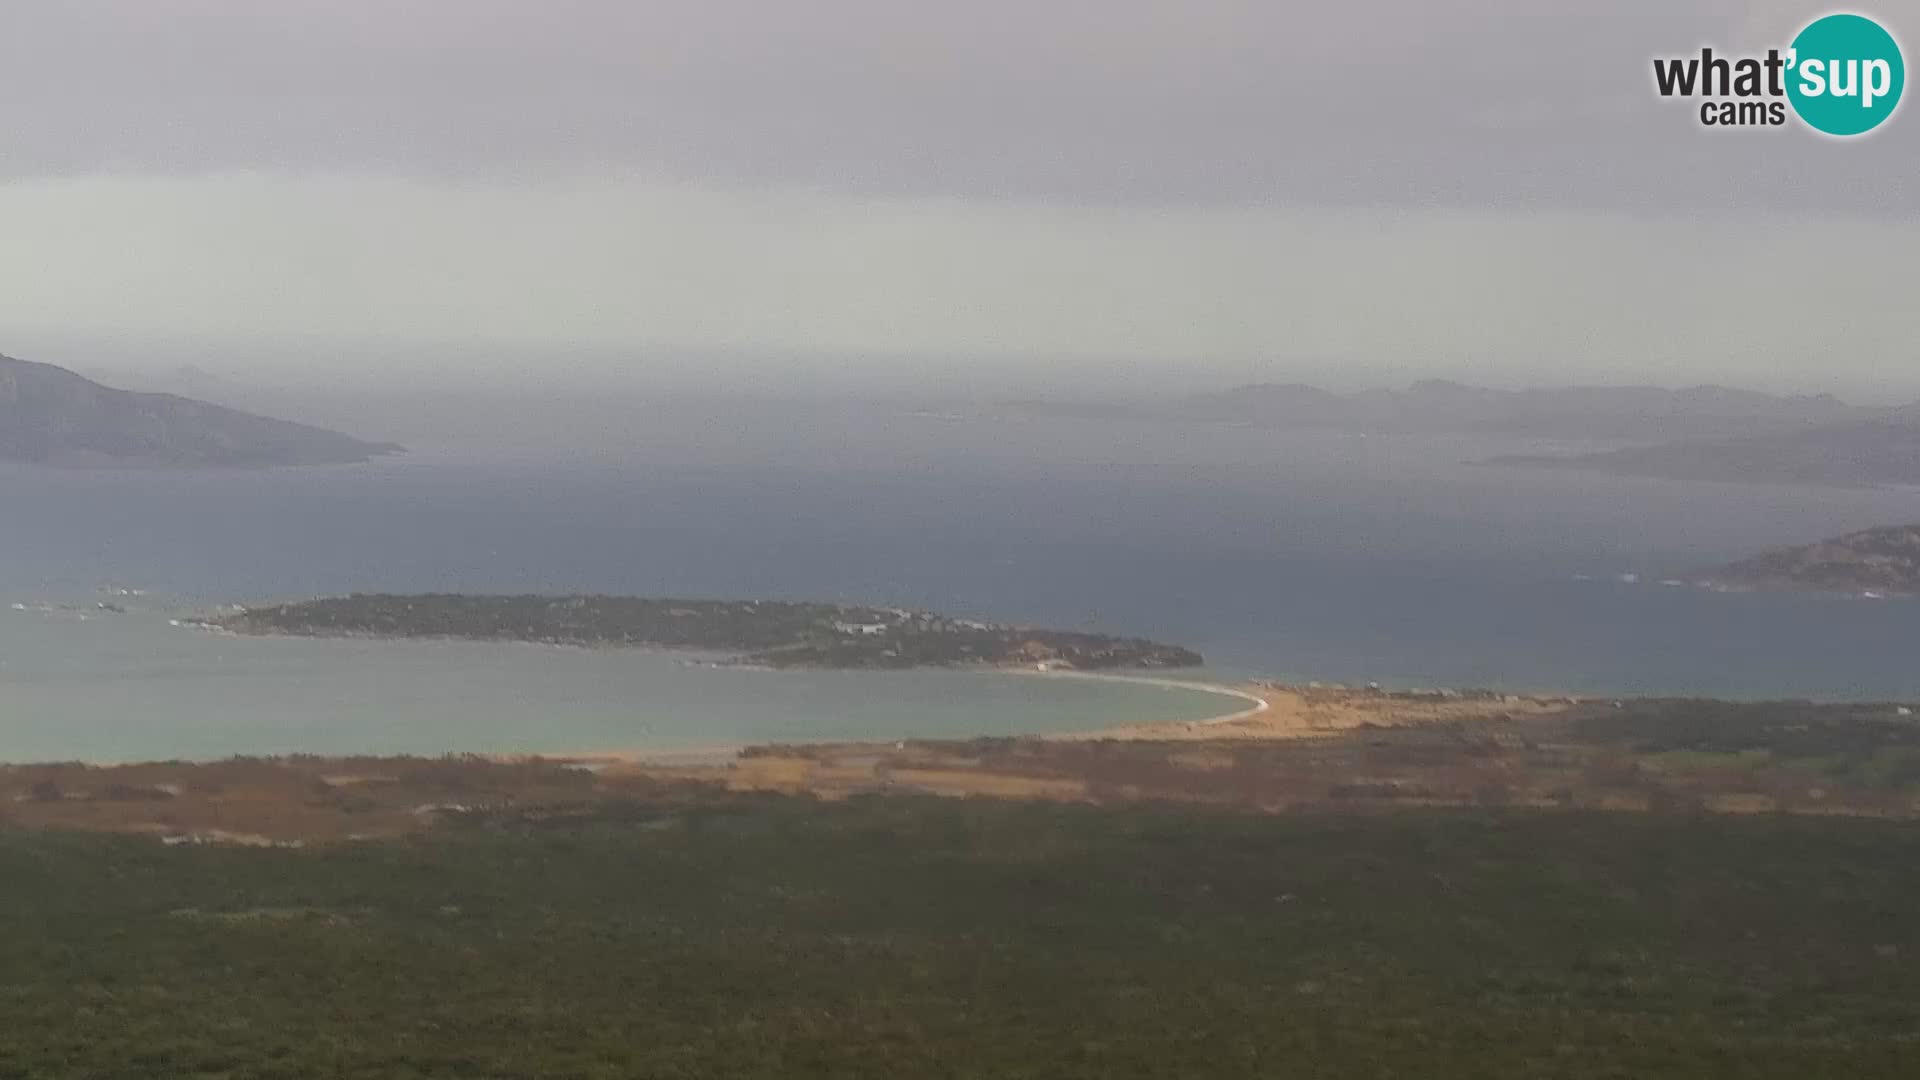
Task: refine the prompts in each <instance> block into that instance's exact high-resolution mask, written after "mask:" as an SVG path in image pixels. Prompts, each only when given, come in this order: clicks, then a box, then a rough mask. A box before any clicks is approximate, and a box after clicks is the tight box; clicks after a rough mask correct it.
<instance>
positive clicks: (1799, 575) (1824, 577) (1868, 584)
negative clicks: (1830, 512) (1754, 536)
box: [1700, 525, 1920, 596]
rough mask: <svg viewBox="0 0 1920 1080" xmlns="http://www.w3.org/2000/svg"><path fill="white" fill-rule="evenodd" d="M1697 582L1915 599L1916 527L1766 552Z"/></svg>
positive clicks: (1919, 529)
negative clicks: (1902, 596) (1898, 596)
mask: <svg viewBox="0 0 1920 1080" xmlns="http://www.w3.org/2000/svg"><path fill="white" fill-rule="evenodd" d="M1700 576H1701V579H1702V584H1706V585H1713V586H1721V587H1729V588H1742V589H1807V590H1816V591H1821V592H1846V593H1862V594H1874V595H1879V596H1890V595H1895V594H1902V595H1914V594H1920V525H1886V526H1882V527H1880V528H1877V529H1864V530H1862V531H1860V532H1855V533H1848V534H1847V535H1845V536H1836V537H1834V538H1832V539H1829V540H1821V541H1819V542H1817V543H1812V544H1802V545H1799V546H1797V547H1788V548H1778V549H1775V550H1773V551H1765V552H1761V553H1760V554H1758V555H1755V556H1753V557H1752V558H1747V559H1742V560H1740V561H1739V562H1736V563H1730V564H1728V565H1726V566H1722V567H1720V568H1718V569H1715V570H1710V571H1707V572H1706V573H1704V574H1702V575H1700Z"/></svg>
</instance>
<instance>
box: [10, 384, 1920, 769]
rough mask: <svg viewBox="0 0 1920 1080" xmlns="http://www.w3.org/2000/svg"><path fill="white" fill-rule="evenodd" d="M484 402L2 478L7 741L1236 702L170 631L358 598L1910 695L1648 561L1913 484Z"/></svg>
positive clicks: (1087, 722)
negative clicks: (288, 449) (146, 459)
mask: <svg viewBox="0 0 1920 1080" xmlns="http://www.w3.org/2000/svg"><path fill="white" fill-rule="evenodd" d="M502 409H503V411H502V412H501V413H499V414H496V415H495V416H494V417H493V418H492V419H476V418H474V416H473V415H471V412H470V411H464V410H463V411H459V412H458V416H457V417H454V418H452V419H449V418H448V416H446V415H439V416H429V417H427V418H426V419H424V420H418V421H417V422H416V425H415V426H416V427H417V428H418V430H411V429H408V424H407V423H405V422H395V421H394V419H393V418H395V417H406V416H410V415H413V414H411V413H409V412H408V411H407V410H405V409H402V408H399V407H397V406H393V405H392V404H391V403H389V407H388V408H387V410H386V411H385V412H384V413H376V412H375V411H373V410H368V411H367V412H366V414H365V415H364V416H360V415H359V414H358V413H353V412H352V411H351V410H348V409H346V408H345V407H344V406H336V412H334V413H326V414H324V415H319V416H315V417H312V418H314V419H319V420H325V421H329V422H333V423H337V424H344V425H346V426H349V428H350V430H355V431H356V432H358V433H364V434H367V435H369V436H375V437H381V438H394V437H398V438H400V439H401V441H403V442H407V443H408V445H409V448H410V452H409V453H407V454H405V455H402V456H398V457H393V458H385V459H380V460H378V461H375V462H372V463H369V464H366V465H358V466H341V467H327V468H306V469H285V470H274V471H264V472H174V471H158V470H126V471H117V470H65V469H57V470H48V469H36V468H30V467H18V466H8V467H0V760H6V761H29V760H55V759H83V760H95V761H124V760H150V759H169V758H215V757H224V756H228V755H232V754H264V753H284V752H316V753H424V754H435V753H454V752H555V753H571V752H589V751H605V750H646V749H691V748H701V747H713V746H727V745H735V744H739V743H747V742H763V741H769V740H809V739H852V738H860V739H905V738H913V737H921V736H969V735H1005V734H1016V733H1038V732H1053V731H1066V730H1085V729H1089V728H1096V727H1104V726H1110V725H1113V724H1119V723H1128V722H1134V721H1142V720H1162V719H1190V720H1197V719H1204V718H1207V717H1211V716H1216V715H1221V714H1224V713H1230V712H1235V711H1238V710H1239V709H1240V708H1241V707H1242V705H1243V703H1242V702H1239V701H1236V700H1233V699H1229V698H1223V697H1219V696H1217V695H1213V694H1209V693H1205V692H1203V691H1200V690H1194V689H1183V688H1170V687H1163V686H1150V685H1144V684H1131V683H1121V682H1101V681H1097V680H1080V679H1048V678H1044V677H1033V676H1023V675H1019V674H1005V673H998V674H996V673H983V672H963V671H913V672H899V673H871V672H764V671H749V670H740V669H725V668H715V667H713V666H711V665H707V664H702V663H699V662H698V658H688V657H676V656H671V655H665V654H659V653H647V652H637V651H634V652H629V651H607V650H585V649H566V648H552V647H543V646H535V645H515V644H480V643H456V642H370V641H314V640H295V639H240V638H234V637H230V636H225V635H219V634H214V633H209V632H206V631H201V630H195V629H192V628H190V627H185V626H179V625H174V624H175V623H176V622H178V621H180V620H182V619H183V618H185V617H187V616H188V615H190V614H191V613H193V612H195V611H201V610H205V609H207V608H209V607H211V606H213V605H216V604H223V603H259V602H265V601H271V600H277V599H290V598H300V597H307V596H314V595H322V594H335V593H345V592H353V591H381V590H384V591H406V592H423V591H469V592H575V591H588V592H607V593H630V594H644V595H675V596H688V597H741V598H789V599H824V600H846V601H858V602H868V603H883V604H896V605H906V606H914V607H926V608H932V609H937V610H940V611H943V612H947V613H950V614H954V615H960V616H971V617H977V618H983V619H993V620H1000V621H1010V622H1024V623H1032V624H1037V625H1047V626H1053V627H1061V628H1087V629H1094V630H1100V631H1106V632H1112V633H1124V634H1137V635H1142V636H1147V637H1152V638H1156V639H1160V640H1164V641H1169V642H1175V643H1179V644H1184V645H1188V646H1191V647H1193V648H1196V649H1198V650H1200V651H1201V652H1202V653H1203V654H1204V655H1205V656H1206V657H1207V666H1206V668H1205V669H1204V670H1202V671H1199V672H1196V673H1194V674H1193V675H1192V676H1191V678H1193V679H1194V680H1195V681H1200V682H1206V681H1210V680H1234V679H1243V678H1279V679H1287V680H1297V681H1312V680H1317V681H1322V682H1341V683H1348V684H1364V683H1380V684H1382V685H1385V686H1391V687H1439V686H1449V687H1487V688H1493V689H1501V690H1508V691H1516V692H1519V691H1526V692H1551V693H1571V694H1578V695H1587V696H1593V695H1599V696H1607V695H1616V696H1624V695H1643V694H1659V695H1686V696H1715V697H1728V698H1742V699H1757V698H1808V699H1818V700H1874V701H1896V700H1898V701H1912V700H1916V699H1920V663H1916V662H1915V655H1916V646H1920V602H1916V601H1909V600H1901V599H1889V600H1872V599H1862V598H1857V597H1843V596H1823V595H1801V594H1755V593H1715V592H1708V591H1702V590H1698V589H1694V588H1690V587H1687V586H1686V585H1684V584H1675V582H1684V581H1685V580H1686V578H1687V576H1688V575H1689V574H1690V573H1691V572H1692V571H1695V570H1698V569H1700V568H1703V567H1708V566H1712V565H1715V564H1718V563H1720V562H1723V561H1726V560H1729V559H1732V558H1737V557H1739V556H1741V555H1744V554H1749V553H1751V552H1754V551H1756V550H1760V549H1764V548H1767V547H1772V546H1776V545H1780V544H1788V543H1801V542H1806V541H1809V540H1813V539H1817V538H1819V537H1822V536H1828V535H1833V534H1836V533H1841V532H1846V531H1849V530H1852V529H1857V528H1864V527H1868V526H1871V525H1880V524H1890V523H1900V522H1910V521H1915V520H1920V492H1916V491H1914V490H1911V489H1863V490H1853V489H1833V488H1819V487H1792V486H1778V485H1744V484H1705V483H1682V482H1675V481H1663V480H1649V479H1636V478H1623V477H1611V476H1604V475H1593V474H1585V473H1575V472H1567V471H1542V470H1531V469H1524V468H1514V467H1504V466H1495V465H1488V464H1483V462H1484V461H1485V460H1486V459H1487V458H1489V457H1491V456H1493V455H1496V454H1500V453H1514V452H1539V451H1542V450H1548V451H1553V450H1562V451H1571V450H1577V449H1582V447H1579V446H1572V445H1546V444H1542V443H1540V442H1539V441H1525V442H1521V441H1515V440H1502V439H1488V438H1480V437H1465V436H1442V435H1423V434H1417V433H1393V432H1344V431H1301V430H1292V431H1286V430H1274V429H1269V428H1262V427H1251V426H1250V427H1232V426H1225V425H1194V424H1181V423H1171V422H1156V421H1147V420H1119V419H1112V418H1107V419H1064V418H1059V417H1038V416H1027V415H1022V414H1020V413H1018V412H996V411H995V410H993V409H990V408H966V409H961V408H950V407H942V406H939V405H937V404H935V405H923V404H916V403H914V402H910V401H902V400H889V401H869V402H860V401H820V400H812V401H798V402H796V401H787V400H781V399H778V398H777V397H767V398H763V399H754V400H749V401H739V400H717V399H716V400H707V399H697V400H684V399H672V400H646V399H637V400H620V401H607V400H598V401H595V402H592V403H574V405H573V406H569V403H567V402H561V401H556V402H546V403H544V404H543V405H541V406H540V407H535V408H531V409H530V410H529V414H530V415H533V416H536V417H537V418H538V419H537V421H536V420H525V421H522V420H516V419H514V416H515V415H516V414H514V413H511V412H507V411H504V406H503V407H502ZM315 412H316V413H324V410H320V409H316V410H315ZM302 418H303V419H305V418H308V417H304V416H303V417H302ZM383 420H384V421H385V423H381V421H383ZM356 421H357V422H356ZM394 428H401V429H403V430H400V431H395V430H394ZM102 604H110V605H112V606H113V607H118V608H124V609H125V611H124V612H116V611H113V610H111V609H110V608H107V607H102V606H100V605H102Z"/></svg>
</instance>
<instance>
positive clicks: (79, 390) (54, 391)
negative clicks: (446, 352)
mask: <svg viewBox="0 0 1920 1080" xmlns="http://www.w3.org/2000/svg"><path fill="white" fill-rule="evenodd" d="M399 451H400V447H399V446H396V445H394V444H393V443H374V442H363V441H361V440H359V439H356V438H353V437H352V436H349V435H342V434H340V433H339V432H337V431H328V430H326V429H324V428H317V427H308V426H307V425H305V424H296V423H292V422H290V421H286V420H274V419H271V418H269V417H265V416H255V415H253V414H251V413H244V412H240V411H239V410H236V409H228V408H223V407H221V406H219V405H210V404H207V403H206V402H203V401H194V400H193V399H191V398H183V397H177V396H175V395H173V394H141V393H134V392H132V391H129V390H116V389H114V388H112V387H109V386H102V385H101V384H99V383H97V382H94V381H93V380H91V379H87V378H85V377H83V376H80V375H76V374H74V373H73V372H71V371H68V370H67V369H65V368H60V367H55V366H53V365H51V364H36V363H32V362H29V361H26V360H16V359H14V358H12V357H9V356H0V462H14V463H19V464H28V465H64V466H79V467H111V468H126V467H140V468H174V469H192V468H266V467H271V466H282V465H344V464H352V463H357V462H363V461H367V460H369V459H371V458H374V457H376V456H379V455H382V454H392V453H398V452H399Z"/></svg>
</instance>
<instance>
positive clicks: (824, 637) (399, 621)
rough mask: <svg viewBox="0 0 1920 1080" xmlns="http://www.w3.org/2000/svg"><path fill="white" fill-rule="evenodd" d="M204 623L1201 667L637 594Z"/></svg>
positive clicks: (1081, 647)
mask: <svg viewBox="0 0 1920 1080" xmlns="http://www.w3.org/2000/svg"><path fill="white" fill-rule="evenodd" d="M205 624H206V625H209V626H213V627H217V628H219V629H222V630H228V631H232V632H234V633H240V634H292V635H300V636H307V637H379V638H459V639H467V640H475V641H528V642H540V643H546V644H554V645H587V646H625V647H641V648H658V649H684V650H688V651H701V652H721V653H730V654H733V659H732V660H731V661H729V662H730V663H737V664H748V665H755V666H765V667H774V668H875V669H899V668H916V667H981V666H1002V667H1005V666H1015V665H1018V666H1024V667H1045V668H1058V669H1062V670H1080V671H1103V670H1110V669H1115V668H1183V667H1196V666H1198V665H1199V664H1200V663H1201V662H1202V661H1201V657H1200V654H1199V653H1196V652H1194V651H1193V650H1191V649H1184V648H1180V647H1179V646H1176V645H1163V644H1160V643H1158V642H1153V641H1147V640H1145V639H1143V638H1127V637H1111V636H1108V635H1106V634H1091V633H1083V632H1079V631H1072V630H1045V629H1039V628H1035V627H1027V626H1009V625H1005V624H1001V623H990V622H981V621H979V620H976V619H960V618H953V617H951V616H946V615H940V614H937V613H934V612H929V611H915V610H911V609H908V608H886V607H866V606H848V605H843V604H825V603H804V602H792V601H778V600H683V599H671V598H659V597H633V596H473V595H451V594H424V595H412V596H401V595H392V594H377V595H363V594H356V595H352V596H343V597H331V598H323V599H317V600H306V601H301V602H298V603H289V604H277V605H271V606H265V607H255V608H242V609H238V610H233V611H229V612H226V613H223V614H219V615H215V616H213V617H211V618H208V619H206V620H205Z"/></svg>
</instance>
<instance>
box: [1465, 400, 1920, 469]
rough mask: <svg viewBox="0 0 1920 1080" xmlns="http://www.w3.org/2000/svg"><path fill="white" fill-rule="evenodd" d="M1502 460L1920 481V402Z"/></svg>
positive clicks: (1587, 466)
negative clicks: (1836, 419) (1877, 411)
mask: <svg viewBox="0 0 1920 1080" xmlns="http://www.w3.org/2000/svg"><path fill="white" fill-rule="evenodd" d="M1491 463H1492V464H1497V465H1522V466H1527V467H1529V468H1550V469H1581V470H1586V471H1591V472H1604V473H1612V474H1614V475H1616V476H1649V477H1659V478H1663V479H1669V480H1709V481H1725V482H1730V483H1759V484H1814V485H1825V486H1830V487H1874V486H1878V485H1883V484H1920V406H1907V407H1905V408H1901V409H1895V410H1889V411H1887V412H1886V413H1885V414H1884V415H1882V416H1879V417H1876V418H1874V419H1870V420H1864V421H1854V422H1848V423H1838V424H1820V425H1816V426H1813V427H1808V428H1805V429H1802V430H1798V431H1775V432H1769V433H1765V434H1757V435H1748V436H1743V437H1739V438H1719V439H1707V438H1685V439H1680V440H1678V441H1673V442H1665V443H1661V444H1659V445H1656V446H1630V447H1625V448H1622V449H1616V450H1604V451H1600V452H1598V453H1590V454H1572V455H1567V456H1562V457H1553V456H1545V455H1527V456H1510V457H1501V458H1495V459H1493V461H1492V462H1491Z"/></svg>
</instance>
